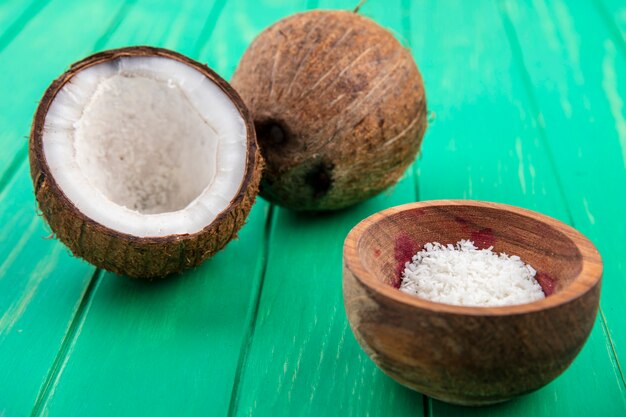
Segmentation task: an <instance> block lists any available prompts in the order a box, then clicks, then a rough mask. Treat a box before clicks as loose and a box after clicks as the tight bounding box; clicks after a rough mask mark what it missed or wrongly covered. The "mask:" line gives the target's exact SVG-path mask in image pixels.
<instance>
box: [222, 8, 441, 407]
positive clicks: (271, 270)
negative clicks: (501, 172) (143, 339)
mask: <svg viewBox="0 0 626 417" xmlns="http://www.w3.org/2000/svg"><path fill="white" fill-rule="evenodd" d="M355 5H356V2H354V1H343V2H337V1H335V2H327V1H321V2H320V7H323V8H328V7H331V6H332V7H333V8H342V9H353V8H354V6H355ZM401 5H402V3H401V2H400V1H397V2H391V3H389V2H387V3H386V4H384V5H383V4H382V3H381V2H368V3H367V4H366V5H365V6H364V7H363V9H362V12H363V13H364V14H365V15H368V16H371V17H373V18H375V19H376V20H377V21H379V22H380V23H381V24H383V25H385V26H388V27H391V28H393V29H394V30H395V31H397V32H399V33H403V32H402V31H403V28H404V25H403V20H402V14H401V10H402V9H401V8H400V6H401ZM404 37H408V36H407V34H404ZM426 140H429V139H428V138H426ZM414 199H415V184H414V178H413V174H412V172H411V171H410V170H409V171H408V172H407V174H406V176H405V177H404V179H403V180H402V181H400V183H399V184H397V185H396V186H395V187H394V188H393V189H391V190H389V191H387V192H385V193H384V194H382V195H380V196H378V197H376V198H374V199H371V200H369V201H367V202H365V203H362V204H360V205H358V206H356V207H353V208H349V209H346V210H343V211H340V212H337V213H328V214H324V215H318V216H312V215H306V214H297V213H293V212H290V211H288V210H284V209H278V210H277V212H276V223H275V225H274V227H273V228H272V231H271V239H270V252H269V257H268V259H269V261H268V265H267V271H266V274H265V280H264V285H263V292H262V295H261V299H260V304H259V310H258V315H257V318H256V325H255V331H254V334H253V338H252V344H251V346H250V348H249V351H248V352H247V356H246V361H245V363H244V367H243V369H242V372H241V375H240V382H239V387H238V393H237V397H236V403H235V406H234V407H233V413H232V415H260V416H265V415H267V416H270V415H289V416H291V415H312V416H315V415H342V416H350V415H353V416H363V415H369V416H379V415H380V416H382V415H394V416H404V415H406V416H409V415H410V416H416V415H418V416H419V415H422V406H423V404H422V396H421V395H419V394H417V393H414V392H412V391H409V390H408V389H405V388H403V387H401V386H400V385H398V384H396V383H394V382H393V381H392V380H390V379H389V378H388V377H386V376H385V375H383V374H382V373H381V372H380V371H379V370H378V369H377V368H376V367H375V365H374V364H373V363H372V362H371V361H370V360H369V359H368V357H367V356H366V355H365V353H363V351H362V350H361V348H360V347H359V346H358V344H357V342H356V341H355V339H354V337H353V335H352V332H351V331H350V329H349V327H348V323H347V320H346V316H345V312H344V308H343V301H342V293H341V253H342V245H343V240H344V238H345V236H346V234H347V233H348V231H349V230H350V228H351V227H352V226H354V225H355V224H356V223H357V222H358V221H359V220H361V219H362V218H364V217H366V216H368V215H369V214H371V213H374V212H376V211H378V210H380V209H383V208H386V207H389V206H393V205H396V204H401V203H405V202H410V201H413V200H414Z"/></svg>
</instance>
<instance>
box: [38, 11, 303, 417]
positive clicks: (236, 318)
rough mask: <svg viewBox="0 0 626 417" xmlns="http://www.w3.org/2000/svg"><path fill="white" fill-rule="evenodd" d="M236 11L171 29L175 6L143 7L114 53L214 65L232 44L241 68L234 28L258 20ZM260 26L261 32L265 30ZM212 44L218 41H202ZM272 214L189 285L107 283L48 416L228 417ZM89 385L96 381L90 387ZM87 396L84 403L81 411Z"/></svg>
mask: <svg viewBox="0 0 626 417" xmlns="http://www.w3.org/2000/svg"><path fill="white" fill-rule="evenodd" d="M234 3H235V4H232V5H231V4H229V3H226V5H223V4H222V2H214V3H213V4H206V3H205V4H203V5H202V6H201V7H202V9H198V7H200V6H199V3H198V2H195V1H192V2H187V3H186V4H182V5H181V4H179V5H177V10H178V16H179V18H177V19H175V20H174V21H171V17H170V16H171V15H172V13H171V10H170V12H167V11H164V10H163V8H164V7H165V4H164V5H162V7H156V8H155V7H154V5H153V2H150V1H145V2H140V3H138V4H137V5H135V6H134V7H133V9H132V10H131V11H130V13H129V14H128V15H127V16H126V18H125V19H124V21H123V22H122V24H121V25H120V27H119V28H118V30H117V31H116V32H115V33H114V34H113V35H112V36H111V39H110V41H109V43H108V44H107V46H109V45H115V46H117V45H119V44H120V43H125V42H134V43H151V44H157V45H164V46H167V47H170V48H173V49H176V50H179V51H182V52H185V53H188V54H190V55H192V56H194V57H196V58H199V59H201V60H202V61H208V62H209V63H211V62H212V61H214V60H218V59H222V58H223V57H222V56H220V55H219V53H216V52H215V50H214V49H213V48H206V49H205V48H203V44H204V42H206V43H208V44H209V45H213V44H216V45H217V44H222V43H224V44H225V45H226V46H225V50H224V51H225V52H224V53H227V54H231V55H229V56H228V57H226V59H225V62H228V65H231V64H232V63H231V61H233V62H236V61H237V60H238V59H239V56H238V55H237V52H236V51H241V52H243V48H244V45H245V44H246V43H247V41H246V40H244V39H243V37H242V36H239V35H238V34H237V33H236V32H233V30H232V29H233V27H234V22H233V20H232V19H233V18H236V19H239V18H240V16H237V14H236V13H235V11H236V10H249V8H250V5H251V2H243V3H242V2H234ZM255 4H256V5H257V6H258V7H261V8H262V9H263V10H265V11H266V12H267V13H268V15H266V16H265V18H266V19H271V18H272V16H271V13H275V14H278V15H283V14H285V13H287V12H288V11H289V10H291V9H289V8H288V7H287V6H285V5H283V6H277V5H276V2H271V3H269V2H268V4H270V5H273V7H269V6H268V7H267V8H266V7H264V6H265V3H259V2H255ZM284 4H287V3H284ZM169 7H170V8H171V7H172V6H171V3H170V6H169ZM222 7H224V8H223V9H222ZM290 7H293V6H290ZM216 10H219V11H220V13H218V12H216ZM270 10H271V11H270ZM218 17H219V19H218ZM257 17H258V16H257ZM148 22H149V24H148ZM253 24H255V25H258V26H257V29H256V30H257V31H258V30H260V29H261V28H262V27H263V26H264V24H265V20H263V19H258V20H255V22H254V23H253ZM168 27H172V28H176V29H174V30H173V31H172V32H171V35H168V36H166V37H163V36H162V34H163V33H170V32H168V30H167V29H165V28H168ZM207 28H209V29H207ZM219 33H227V34H228V36H220V35H217V34H219ZM203 36H208V37H209V38H207V39H204V41H197V39H198V38H202V37H203ZM194 40H196V41H194ZM223 74H224V73H223ZM224 75H226V76H228V75H230V74H224ZM268 211H269V205H268V204H267V203H265V202H264V201H261V200H259V201H258V202H257V204H256V205H255V207H254V209H253V211H252V214H251V217H250V218H249V220H248V223H247V225H246V226H245V227H244V228H243V229H242V231H241V232H240V238H239V240H237V241H234V242H231V244H229V246H228V247H227V248H226V249H225V250H224V251H222V252H220V253H219V254H218V255H217V256H215V257H214V258H213V259H211V260H210V261H208V262H206V263H205V264H203V266H202V267H200V268H198V269H197V270H195V271H192V272H189V273H186V274H184V275H183V276H181V277H178V278H174V279H172V280H168V281H164V282H162V283H156V284H145V283H140V282H132V281H128V279H126V278H123V277H115V276H113V275H111V274H105V275H104V276H103V277H102V278H101V279H99V280H98V281H97V284H96V286H95V287H94V290H93V295H92V296H91V297H90V300H89V302H88V303H86V305H85V309H84V310H83V312H82V314H81V315H80V317H79V321H78V322H79V324H78V325H77V326H76V328H77V331H76V332H75V335H74V338H73V339H72V341H71V343H69V344H68V349H67V351H68V353H67V356H66V357H65V358H64V360H62V361H59V362H60V366H59V367H58V373H57V375H55V376H54V377H53V378H51V387H50V389H49V397H48V398H47V399H46V401H44V404H42V407H41V413H42V414H46V415H50V416H54V415H59V416H63V415H67V414H68V413H69V412H70V411H71V412H73V413H79V414H81V415H89V416H99V415H103V416H109V415H116V416H124V415H138V414H145V413H146V412H150V414H151V415H164V416H170V415H198V414H208V415H226V414H227V412H228V408H229V404H230V396H231V390H232V386H233V383H234V381H235V379H236V373H237V367H238V363H239V360H240V350H241V346H242V345H243V344H245V343H246V342H247V337H248V325H247V323H249V321H250V320H251V319H252V317H251V316H250V313H251V310H253V309H254V307H255V306H256V301H257V297H258V293H259V287H258V285H259V283H260V276H261V271H262V270H263V266H264V263H265V257H264V250H265V249H264V246H265V240H264V229H265V226H266V219H267V216H268ZM103 340H106V341H107V343H106V344H103V343H102V341H103ZM93 358H99V360H98V361H94V360H93ZM85 375H91V376H92V377H91V378H90V382H89V384H88V385H87V384H85ZM137 392H141V393H149V395H143V394H141V395H138V394H137ZM77 393H80V395H81V398H82V399H83V401H82V402H81V403H80V404H79V405H77V404H76V400H75V399H76V395H77Z"/></svg>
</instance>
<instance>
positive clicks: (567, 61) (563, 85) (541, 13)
mask: <svg viewBox="0 0 626 417" xmlns="http://www.w3.org/2000/svg"><path fill="white" fill-rule="evenodd" d="M507 6H508V7H507V15H508V16H509V17H510V19H511V22H512V25H513V27H514V29H515V33H516V36H517V39H518V42H519V43H520V45H521V50H522V55H523V59H524V61H525V62H526V67H527V76H528V80H529V81H528V82H529V83H531V84H532V85H533V94H534V95H535V96H536V98H537V100H538V101H540V102H541V103H542V109H541V117H542V120H543V121H544V125H545V128H544V129H545V131H546V134H547V135H548V136H549V137H550V141H549V147H550V152H551V154H552V155H553V158H554V161H555V165H556V167H557V169H558V171H559V174H560V177H561V182H562V187H563V189H564V190H565V193H566V195H567V198H568V201H569V205H570V207H571V208H572V217H573V221H574V224H575V225H576V226H577V227H578V228H579V229H580V230H581V231H582V232H583V233H585V234H586V235H587V236H589V237H590V238H591V239H592V240H593V241H594V242H595V243H596V245H597V246H598V249H599V250H600V253H601V254H602V256H603V258H604V264H605V270H604V282H603V284H604V285H603V293H602V299H601V306H602V311H603V313H604V316H605V318H606V323H605V325H606V328H605V331H606V332H607V335H608V336H609V337H610V339H611V340H612V342H613V346H609V347H610V348H611V349H614V352H613V353H614V356H613V360H615V361H616V366H617V367H618V370H619V361H620V359H621V360H622V361H623V360H624V358H625V357H626V327H624V325H623V318H624V317H626V306H625V305H624V303H623V294H624V293H625V292H626V283H625V282H624V280H623V279H622V277H623V276H624V273H625V272H626V264H625V263H624V261H623V249H622V248H623V241H624V238H626V224H624V222H623V213H624V209H625V208H626V198H624V196H625V195H626V110H625V109H624V107H623V103H624V97H626V76H624V74H625V71H626V53H625V52H626V44H625V43H624V41H623V40H622V39H621V38H620V37H619V36H617V35H615V33H613V32H612V30H611V27H610V26H607V25H606V23H607V22H606V20H605V19H603V17H602V15H601V14H598V13H596V11H597V10H596V8H595V7H594V5H593V4H591V3H590V2H577V3H571V4H570V3H569V2H564V1H554V2H543V1H537V2H536V4H535V5H534V7H532V8H531V7H527V6H524V5H517V6H516V4H515V3H511V2H509V3H507ZM527 28H533V30H528V29H527ZM539 39H546V40H547V42H546V41H543V42H538V40H539ZM621 371H622V374H621V378H622V380H623V381H624V384H626V379H624V374H623V371H624V368H623V363H622V367H621Z"/></svg>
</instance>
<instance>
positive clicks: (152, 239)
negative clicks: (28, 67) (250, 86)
mask: <svg viewBox="0 0 626 417" xmlns="http://www.w3.org/2000/svg"><path fill="white" fill-rule="evenodd" d="M29 157H30V167H31V175H32V179H33V183H34V187H35V195H36V198H37V201H38V203H39V208H40V210H41V212H42V213H43V216H44V218H45V219H46V220H47V222H48V223H49V225H50V227H51V229H52V230H53V231H54V233H55V234H56V236H57V237H58V238H59V239H60V240H61V241H62V242H63V243H65V244H66V245H67V246H68V247H69V248H70V249H71V251H72V252H73V253H74V254H75V255H77V256H80V257H82V258H84V259H86V260H87V261H89V262H91V263H92V264H94V265H96V266H98V267H100V268H104V269H107V270H109V271H112V272H115V273H118V274H125V275H128V276H131V277H142V278H153V277H162V276H166V275H168V274H171V273H175V272H179V271H181V270H183V269H185V268H189V267H192V266H194V265H198V264H199V263H200V262H202V261H203V260H204V259H206V258H208V257H210V256H212V255H213V254H215V253H216V252H217V251H219V250H220V249H221V248H223V247H224V246H225V245H226V244H227V243H228V242H229V241H230V240H231V239H232V238H233V237H235V236H236V234H237V231H238V230H239V229H240V227H241V226H242V225H243V223H244V221H245V219H246V217H247V215H248V213H249V211H250V208H251V206H252V204H253V202H254V199H255V196H256V194H257V189H258V182H259V177H260V169H261V159H260V154H259V153H258V150H257V143H256V138H255V132H254V127H253V124H252V118H251V116H250V114H249V112H248V110H247V109H246V107H245V105H244V104H243V102H242V100H241V99H240V97H239V96H238V95H237V93H236V92H235V91H234V90H233V89H232V87H230V86H229V85H228V83H227V82H226V81H224V80H223V79H222V78H220V77H219V76H218V75H217V74H216V73H215V72H213V71H211V70H210V69H209V68H207V67H206V66H204V65H201V64H200V63H198V62H195V61H193V60H191V59H189V58H186V57H184V56H182V55H180V54H177V53H175V52H172V51H168V50H164V49H158V48H150V47H131V48H123V49H117V50H110V51H105V52H102V53H98V54H95V55H92V56H90V57H88V58H86V59H84V60H82V61H80V62H78V63H76V64H74V65H72V67H71V68H70V69H69V71H67V72H66V73H64V74H63V75H61V76H60V77H59V78H58V79H57V80H55V81H54V82H53V83H52V84H51V85H50V87H49V88H48V90H47V91H46V93H45V95H44V96H43V99H42V100H41V102H40V104H39V107H38V108H37V112H36V114H35V118H34V123H33V127H32V131H31V136H30V147H29Z"/></svg>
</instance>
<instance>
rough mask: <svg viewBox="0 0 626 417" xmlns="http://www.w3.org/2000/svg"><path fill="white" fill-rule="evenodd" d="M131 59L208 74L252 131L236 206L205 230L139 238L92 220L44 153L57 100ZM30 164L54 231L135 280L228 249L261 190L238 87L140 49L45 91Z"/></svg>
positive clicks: (110, 55)
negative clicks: (153, 59) (76, 82)
mask: <svg viewBox="0 0 626 417" xmlns="http://www.w3.org/2000/svg"><path fill="white" fill-rule="evenodd" d="M127 56H161V57H165V58H169V59H174V60H177V61H180V62H183V63H185V64H187V65H189V66H191V67H193V68H195V69H196V70H198V71H200V72H201V73H203V74H204V75H205V76H206V77H207V78H209V79H210V80H211V81H213V82H214V83H215V84H217V85H218V86H219V87H220V88H221V89H222V91H223V92H224V93H225V94H226V95H227V96H228V97H229V98H230V99H231V101H232V102H233V103H234V105H235V106H236V107H237V109H238V110H239V112H240V114H241V116H242V117H243V120H244V121H245V123H246V129H247V132H248V141H247V145H248V146H247V161H246V171H245V174H244V179H243V181H242V184H241V187H240V188H239V191H238V193H237V195H236V196H235V197H234V198H233V200H232V201H231V203H230V205H229V206H228V207H227V208H226V209H225V210H224V211H223V212H222V213H220V214H219V215H218V216H217V218H216V219H215V220H214V221H213V222H212V223H211V224H209V225H207V226H206V227H205V228H204V229H202V230H201V231H199V232H197V233H193V234H179V235H169V236H163V237H137V236H133V235H129V234H125V233H121V232H118V231H115V230H111V229H109V228H107V227H105V226H103V225H102V224H100V223H98V222H95V221H94V220H92V219H90V218H88V217H87V216H85V215H84V214H83V213H81V212H80V210H79V209H78V208H77V207H76V206H75V205H74V204H73V203H72V201H70V200H69V199H68V198H67V197H66V196H65V194H64V193H63V191H62V190H61V189H60V188H59V186H58V185H57V183H56V182H55V179H54V177H53V176H52V174H51V172H50V169H49V167H48V164H47V162H46V158H45V155H44V152H43V143H42V139H43V128H44V122H45V118H46V114H47V112H48V108H49V107H50V105H51V103H52V101H53V100H54V98H55V96H56V95H57V93H58V92H59V91H60V90H61V89H62V88H63V86H64V85H65V84H66V83H67V82H69V81H70V80H71V78H72V77H73V76H74V75H75V74H77V73H78V72H80V71H81V70H84V69H86V68H88V67H90V66H93V65H96V64H99V63H102V62H105V61H109V60H114V59H117V58H120V57H127ZM29 160H30V168H31V176H32V180H33V184H34V188H35V196H36V199H37V202H38V204H39V208H40V210H41V212H42V213H43V217H44V218H45V219H46V221H47V222H48V224H49V225H50V227H51V229H52V230H53V231H54V233H55V235H56V236H57V238H59V239H60V240H61V241H62V242H63V243H64V244H65V245H67V247H68V248H69V249H70V250H71V251H72V253H73V254H74V255H76V256H79V257H81V258H83V259H85V260H87V261H88V262H90V263H92V264H94V265H95V266H97V267H99V268H104V269H106V270H108V271H111V272H114V273H117V274H123V275H127V276H130V277H134V278H148V279H150V278H156V277H164V276H167V275H170V274H173V273H176V272H180V271H182V270H184V269H186V268H190V267H193V266H196V265H199V264H200V263H201V262H202V261H204V260H205V259H207V258H209V257H211V256H212V255H214V254H215V253H216V252H217V251H219V250H220V249H222V248H223V247H224V246H225V245H226V244H227V243H228V242H229V241H231V240H232V239H233V238H234V237H235V236H236V235H237V232H238V230H239V229H240V228H241V226H242V225H243V224H244V222H245V220H246V218H247V216H248V214H249V212H250V209H251V207H252V205H253V204H254V200H255V198H256V195H257V191H258V184H259V179H260V173H261V168H262V159H261V155H260V153H259V151H258V148H257V142H256V137H255V132H254V127H253V122H252V117H251V115H250V113H249V112H248V110H247V108H246V106H245V105H244V103H243V101H242V100H241V98H240V97H239V95H238V94H237V93H236V92H235V90H233V88H232V87H231V86H230V85H229V84H228V83H227V82H226V81H224V80H223V79H222V78H221V77H220V76H219V75H217V74H216V73H215V72H213V71H212V70H211V69H209V68H208V67H207V66H205V65H202V64H200V63H198V62H196V61H193V60H191V59H189V58H187V57H185V56H183V55H180V54H178V53H175V52H172V51H168V50H165V49H160V48H151V47H145V46H137V47H130V48H122V49H115V50H109V51H105V52H101V53H98V54H95V55H92V56H90V57H88V58H86V59H84V60H82V61H80V62H78V63H76V64H74V65H72V66H71V68H70V69H69V70H68V71H67V72H65V73H64V74H63V75H61V76H60V77H59V78H57V79H56V80H55V81H54V82H53V83H52V84H51V85H50V87H49V88H48V89H47V91H46V92H45V94H44V96H43V98H42V100H41V102H40V104H39V107H38V108H37V111H36V113H35V117H34V122H33V126H32V130H31V135H30V142H29Z"/></svg>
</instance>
